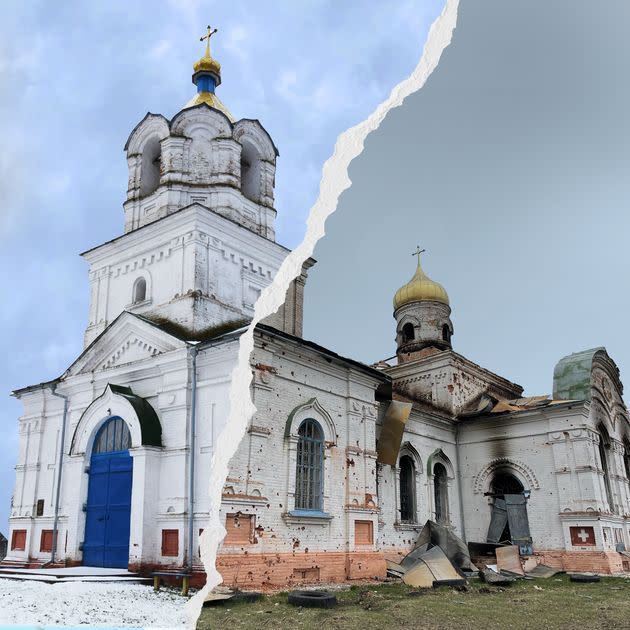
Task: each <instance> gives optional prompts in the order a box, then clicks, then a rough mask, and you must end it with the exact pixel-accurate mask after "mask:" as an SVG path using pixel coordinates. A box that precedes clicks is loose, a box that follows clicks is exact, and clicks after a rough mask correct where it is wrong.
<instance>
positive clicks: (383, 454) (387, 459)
mask: <svg viewBox="0 0 630 630" xmlns="http://www.w3.org/2000/svg"><path fill="white" fill-rule="evenodd" d="M411 407H412V404H411V403H406V402H401V401H399V400H392V401H391V402H390V403H389V406H388V407H387V411H386V412H385V418H384V419H383V427H382V428H381V433H380V435H379V436H378V442H377V445H376V453H377V461H378V462H380V463H381V464H389V465H390V466H395V465H396V462H397V461H398V451H399V450H400V443H401V442H402V436H403V431H404V430H405V423H406V422H407V420H408V419H409V414H410V413H411Z"/></svg>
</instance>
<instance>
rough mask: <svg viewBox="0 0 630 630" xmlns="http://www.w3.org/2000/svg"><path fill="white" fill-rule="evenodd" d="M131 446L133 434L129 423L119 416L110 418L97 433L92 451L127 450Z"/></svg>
mask: <svg viewBox="0 0 630 630" xmlns="http://www.w3.org/2000/svg"><path fill="white" fill-rule="evenodd" d="M130 446H131V434H130V433H129V427H128V426H127V423H126V422H125V421H124V420H123V419H122V418H119V417H118V416H116V417H114V418H110V419H109V420H108V421H107V422H106V423H105V424H104V425H103V426H102V427H101V428H100V429H99V430H98V433H97V434H96V439H95V440H94V448H93V449H92V453H111V452H112V451H126V450H127V449H128V448H129V447H130Z"/></svg>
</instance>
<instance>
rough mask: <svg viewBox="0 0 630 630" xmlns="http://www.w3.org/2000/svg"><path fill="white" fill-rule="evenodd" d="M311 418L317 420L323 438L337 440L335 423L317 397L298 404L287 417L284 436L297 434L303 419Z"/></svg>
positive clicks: (334, 441) (328, 440)
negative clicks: (322, 432)
mask: <svg viewBox="0 0 630 630" xmlns="http://www.w3.org/2000/svg"><path fill="white" fill-rule="evenodd" d="M309 418H313V419H314V420H317V422H319V424H320V425H321V427H322V429H323V431H324V440H325V441H326V442H329V443H332V444H335V443H336V442H337V431H336V428H335V423H334V422H333V419H332V417H331V416H330V414H329V413H328V412H327V411H326V410H325V409H324V408H323V407H322V405H321V404H320V403H319V401H318V400H317V398H311V399H310V400H308V401H307V402H305V403H304V404H302V405H298V406H297V407H296V408H295V409H293V411H291V413H290V414H289V416H288V418H287V422H286V425H285V429H284V435H285V438H289V437H293V438H296V437H297V436H298V431H299V428H300V425H301V424H302V422H303V421H304V420H307V419H309Z"/></svg>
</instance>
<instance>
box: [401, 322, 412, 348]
mask: <svg viewBox="0 0 630 630" xmlns="http://www.w3.org/2000/svg"><path fill="white" fill-rule="evenodd" d="M414 337H415V331H414V329H413V324H410V323H407V324H405V325H404V326H403V327H402V340H403V343H407V342H408V341H413V340H414Z"/></svg>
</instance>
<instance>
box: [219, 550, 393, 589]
mask: <svg viewBox="0 0 630 630" xmlns="http://www.w3.org/2000/svg"><path fill="white" fill-rule="evenodd" d="M217 570H218V571H219V573H220V574H221V575H222V577H223V584H224V585H226V586H239V587H260V586H268V587H280V588H284V587H289V586H294V585H296V584H307V583H313V582H323V583H326V582H344V581H346V580H359V579H370V578H375V579H383V578H384V577H385V575H386V565H385V558H384V557H383V554H382V553H380V552H374V551H368V552H364V553H363V552H351V553H344V552H319V553H317V552H309V553H272V554H247V555H246V556H244V555H243V554H241V553H233V554H219V556H217Z"/></svg>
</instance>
